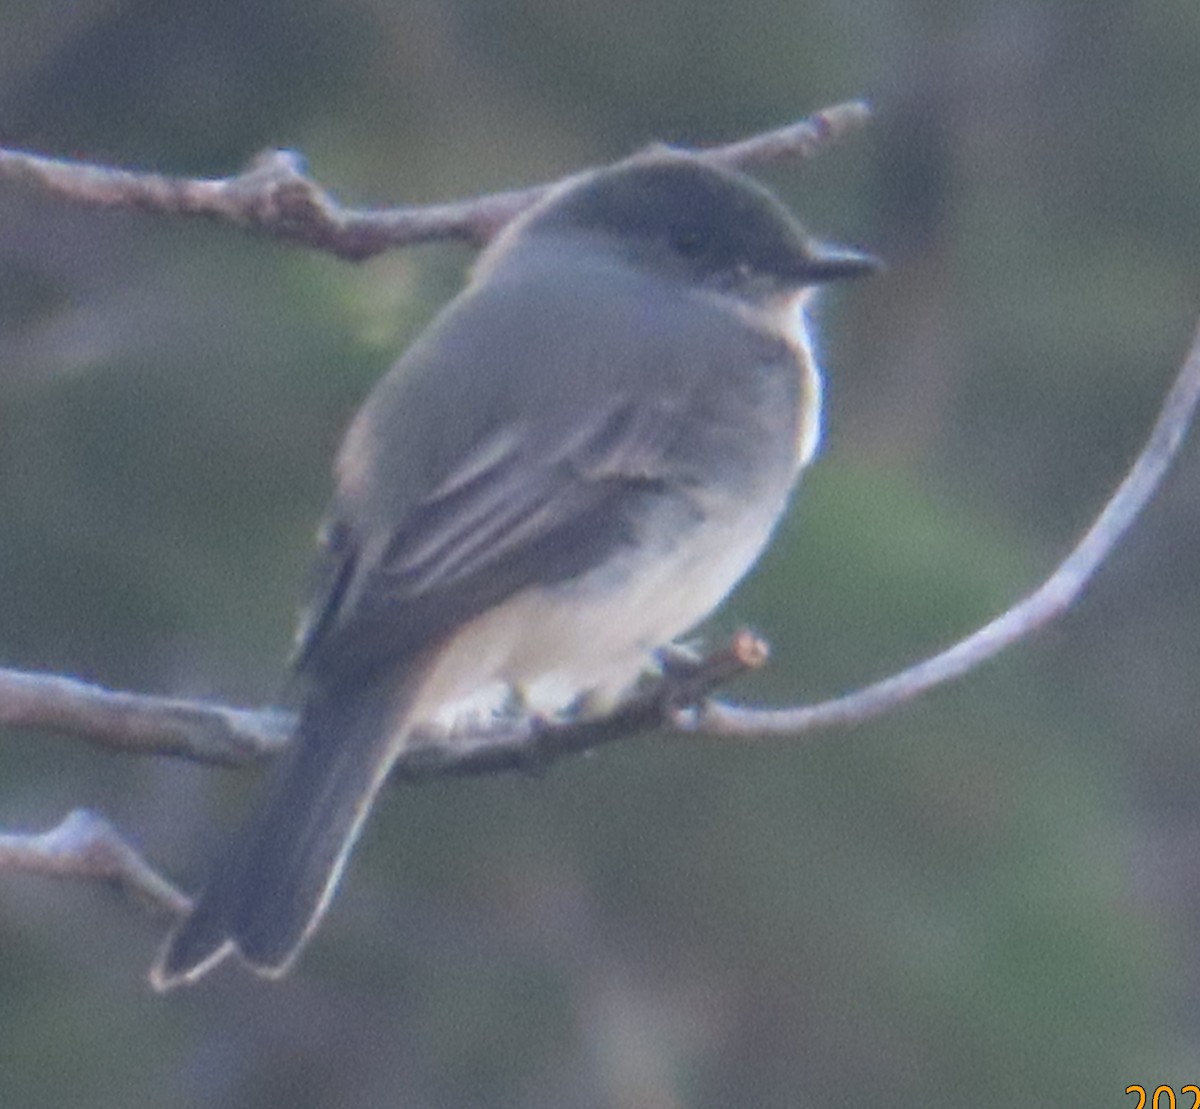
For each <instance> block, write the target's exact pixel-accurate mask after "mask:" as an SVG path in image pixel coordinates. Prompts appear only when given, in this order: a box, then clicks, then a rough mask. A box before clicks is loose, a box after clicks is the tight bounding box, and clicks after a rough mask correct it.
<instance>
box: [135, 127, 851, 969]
mask: <svg viewBox="0 0 1200 1109" xmlns="http://www.w3.org/2000/svg"><path fill="white" fill-rule="evenodd" d="M873 265H874V263H873V261H872V260H871V259H870V258H869V257H867V256H865V255H862V254H859V253H856V252H853V251H848V250H840V249H833V248H830V247H826V246H822V245H819V244H817V243H815V242H814V241H813V240H812V239H810V238H809V237H808V236H807V235H806V234H805V233H804V232H803V231H802V230H801V228H800V227H799V226H798V225H797V224H796V222H795V221H794V220H793V219H792V217H791V215H790V214H789V213H788V211H787V210H786V209H785V208H784V207H783V205H782V204H781V203H780V202H779V201H778V200H776V199H775V197H774V196H772V195H771V194H770V193H769V192H768V191H767V190H766V189H764V188H763V187H762V186H760V185H758V184H757V183H755V182H754V181H751V180H750V179H749V178H747V177H744V176H742V175H741V174H739V173H735V172H732V171H729V170H724V169H717V168H714V167H713V166H711V165H707V164H705V163H704V162H702V161H700V160H698V159H697V158H695V157H692V156H689V155H686V154H682V153H677V152H672V151H665V150H656V151H654V152H652V153H648V154H643V155H639V156H637V157H634V158H631V159H629V160H628V161H626V162H622V163H619V164H617V165H615V166H612V167H609V168H605V169H600V170H596V171H594V172H590V173H586V174H582V175H580V176H577V177H574V178H572V179H569V180H568V181H566V182H564V183H563V184H561V185H560V186H558V187H556V188H554V189H552V190H551V191H550V192H549V193H548V194H547V195H546V196H545V198H544V199H542V200H541V201H540V202H539V203H537V204H536V205H535V206H534V207H532V208H531V209H529V211H527V212H526V213H524V214H523V215H522V216H520V217H519V218H517V219H516V220H514V221H513V222H512V223H511V224H510V225H509V226H508V227H507V228H506V229H505V230H504V231H503V232H502V233H501V234H500V235H499V236H497V238H496V239H495V240H494V241H493V242H492V243H491V245H490V246H489V247H488V248H487V249H486V250H485V251H484V252H483V254H482V255H481V256H480V258H479V260H478V262H477V264H476V266H475V268H474V272H473V274H472V277H471V280H470V281H469V283H468V284H467V286H466V288H465V289H464V290H463V291H462V292H461V293H460V294H459V296H458V297H456V298H455V300H454V301H453V302H452V303H451V304H450V305H449V306H448V307H447V308H446V309H445V310H444V311H443V312H442V313H441V314H440V315H439V316H438V318H437V319H436V320H435V321H434V322H433V323H432V324H431V325H430V326H429V328H428V329H427V330H426V331H425V332H424V334H422V335H421V336H420V338H418V339H417V341H416V342H415V343H414V344H413V345H412V347H411V348H410V349H409V350H408V351H407V352H406V353H405V355H404V356H403V357H402V358H401V359H400V361H399V362H398V363H397V364H396V365H395V366H394V367H393V368H392V370H391V371H390V372H389V373H388V374H387V375H386V376H385V377H384V378H383V379H382V380H381V381H380V382H379V384H378V385H377V386H376V387H375V389H374V390H373V392H372V393H371V395H370V396H369V397H368V398H367V401H366V403H365V404H364V405H363V407H362V410H361V411H360V412H359V413H358V415H357V416H356V418H355V419H354V421H353V423H352V424H351V426H350V429H349V431H348V433H347V435H346V439H345V442H344V443H343V444H342V447H341V451H340V453H339V455H338V459H337V464H336V475H337V489H336V493H335V495H334V499H333V505H332V507H331V509H330V512H329V516H328V519H327V522H326V524H325V527H324V529H323V532H322V541H321V550H320V559H319V564H318V586H317V588H316V591H315V596H314V599H313V602H312V605H311V607H310V609H309V612H308V615H307V617H306V619H305V620H304V621H303V623H302V627H301V629H300V633H299V637H298V649H297V654H296V663H295V665H296V669H297V671H298V673H299V675H300V677H301V679H302V680H303V682H304V684H305V688H306V696H305V699H304V702H303V705H302V709H301V713H300V722H299V725H298V727H297V730H296V734H295V736H294V738H293V740H292V742H291V743H290V744H289V747H288V750H287V752H286V753H285V754H284V755H283V756H282V757H281V759H280V760H279V765H278V766H277V767H275V768H274V769H273V772H272V775H271V781H270V783H269V786H268V789H267V792H266V797H265V798H264V800H263V801H262V803H261V804H260V806H259V807H258V808H257V809H256V810H255V812H254V814H253V816H252V817H251V818H250V820H249V822H248V823H247V825H246V826H245V827H244V828H243V829H242V831H241V832H240V834H239V835H238V836H237V837H235V839H234V840H233V841H232V842H231V843H230V844H229V846H228V848H227V850H226V851H225V852H224V854H223V855H222V856H221V858H220V859H219V861H218V864H217V866H216V868H215V869H214V871H213V875H212V879H211V881H210V883H209V885H208V887H207V888H206V889H205V890H204V891H203V893H202V894H201V895H200V897H199V898H198V900H197V902H196V905H195V908H194V909H193V910H192V913H191V915H190V916H188V917H187V919H185V920H184V921H183V922H182V923H181V924H180V925H179V927H178V928H177V929H176V930H175V932H174V933H173V934H172V935H171V937H170V939H169V940H168V942H167V944H166V947H165V949H164V951H163V953H162V956H161V958H160V959H159V961H158V963H157V965H156V966H155V967H154V969H153V971H152V974H151V980H152V982H153V983H154V985H155V986H156V987H157V988H159V989H166V988H168V987H170V986H173V985H176V984H178V983H181V982H190V981H193V980H194V979H196V978H198V977H199V976H200V975H202V974H203V973H204V972H205V971H207V970H208V969H209V968H210V967H212V966H213V965H214V964H216V963H217V962H219V961H220V960H221V959H222V958H224V957H225V956H226V955H228V954H229V953H230V952H231V951H236V952H237V953H238V954H239V955H240V956H241V957H242V958H243V959H244V960H245V961H246V962H247V963H249V964H250V965H251V966H252V967H253V968H254V969H255V970H256V971H258V972H260V973H262V974H265V975H269V976H278V975H281V974H283V973H284V972H285V971H286V970H287V969H288V967H289V966H290V965H291V963H292V961H293V960H294V959H295V957H296V955H297V953H298V952H299V950H300V948H301V947H302V945H303V944H304V942H305V940H307V939H308V937H309V936H310V935H311V934H312V932H313V930H314V928H315V927H316V926H317V923H318V922H319V921H320V919H321V917H322V915H323V914H324V912H325V909H326V907H327V906H328V904H329V901H330V898H331V897H332V895H333V891H334V888H335V886H336V885H337V881H338V878H339V876H340V874H341V872H342V868H343V866H344V864H345V862H346V858H347V856H348V855H349V853H350V849H351V847H352V846H353V844H354V841H355V839H356V838H357V836H358V833H359V830H360V829H361V827H362V824H363V821H364V820H365V818H366V816H367V813H368V812H369V810H370V808H371V804H372V802H373V801H374V799H375V796H376V794H377V793H378V791H379V788H380V786H381V785H382V784H383V782H384V780H385V779H386V778H387V775H388V770H389V768H390V767H391V765H392V763H393V761H394V760H395V758H396V756H397V755H398V754H399V753H400V752H401V751H403V750H404V747H405V744H406V743H407V741H408V737H409V736H410V734H412V732H413V730H414V728H416V727H418V726H420V727H451V726H453V725H454V723H455V722H456V721H457V722H458V723H460V724H461V723H462V722H463V721H464V720H476V721H479V720H484V721H486V720H487V719H490V718H494V717H496V716H497V715H503V714H504V713H506V712H512V711H514V707H516V708H519V709H520V711H524V712H532V713H537V714H542V715H545V716H550V717H559V716H564V715H567V714H572V713H584V714H594V713H600V712H604V711H605V710H607V709H609V708H611V707H612V706H614V705H615V704H616V703H617V702H619V701H620V700H621V698H622V696H623V695H624V694H625V693H626V692H627V691H628V690H629V689H630V687H631V686H632V685H633V684H634V683H635V682H636V680H637V679H638V677H639V676H640V675H642V674H643V673H644V672H645V671H646V670H647V669H649V668H652V667H653V666H654V664H655V650H656V649H657V648H661V647H663V646H665V645H667V644H669V643H670V642H671V641H672V640H673V639H675V638H676V637H678V636H680V635H682V634H684V633H685V632H687V631H688V630H689V629H691V628H692V627H694V626H695V625H696V624H697V623H699V622H700V621H701V620H703V619H704V618H705V617H706V616H707V615H708V614H709V613H710V612H712V610H713V609H714V608H715V607H716V606H717V605H718V604H720V602H721V600H722V599H723V598H724V597H725V595H726V594H727V593H728V592H729V591H730V589H732V588H733V586H734V585H735V584H736V583H737V582H738V580H739V579H740V578H741V577H742V576H743V575H744V574H745V573H746V571H747V570H748V569H749V568H750V567H751V566H752V565H753V563H754V562H755V560H756V559H757V558H758V556H759V554H760V553H761V551H762V550H763V548H764V546H765V545H766V544H767V541H768V540H769V539H770V536H771V533H772V531H773V530H774V528H775V525H776V524H777V523H778V521H779V518H780V516H781V515H782V513H783V512H784V510H785V508H786V507H787V503H788V498H789V495H790V493H791V490H792V488H793V486H794V485H795V484H796V480H797V478H798V476H799V474H800V471H801V470H802V469H803V468H804V466H805V465H806V464H807V463H808V462H809V461H811V459H812V457H813V454H814V452H815V451H816V448H817V443H818V440H819V438H820V429H821V378H820V375H819V373H818V371H817V367H816V364H815V363H814V361H813V357H812V351H811V349H810V344H809V336H808V332H807V330H806V327H807V324H806V319H805V312H804V309H805V304H806V301H807V299H808V296H809V294H810V291H811V290H812V288H813V287H814V286H816V285H820V284H823V283H824V282H827V281H833V280H837V279H840V278H848V277H857V276H859V275H861V274H865V273H867V272H869V271H870V270H871V269H872V268H873Z"/></svg>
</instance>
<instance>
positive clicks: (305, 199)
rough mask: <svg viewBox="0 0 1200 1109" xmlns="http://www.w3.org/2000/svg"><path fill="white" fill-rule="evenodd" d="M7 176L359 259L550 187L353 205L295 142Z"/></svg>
mask: <svg viewBox="0 0 1200 1109" xmlns="http://www.w3.org/2000/svg"><path fill="white" fill-rule="evenodd" d="M867 114H868V110H867V107H866V105H865V104H864V103H863V102H862V101H857V100H856V101H849V102H847V103H845V104H835V105H834V106H833V107H830V108H824V109H822V110H821V111H819V112H814V113H813V115H811V116H810V117H809V118H808V119H804V120H800V121H799V122H797V123H792V124H789V125H788V126H786V127H781V128H779V129H778V130H775V131H767V132H764V133H763V134H761V135H756V136H754V137H752V138H749V139H743V140H741V141H740V142H735V143H731V144H729V145H728V146H721V147H713V148H712V149H710V150H707V151H705V152H704V153H703V157H704V158H705V159H706V160H709V161H712V162H717V163H721V164H723V165H728V166H739V165H741V166H745V165H757V164H761V163H763V162H767V161H774V160H777V159H779V158H782V157H785V156H788V155H797V156H800V157H806V158H807V157H811V156H812V155H814V154H816V153H817V152H818V151H820V150H821V149H823V148H824V147H825V146H827V145H829V143H831V142H834V141H836V140H838V139H840V138H842V137H843V136H844V135H846V134H848V133H849V132H851V131H853V130H855V129H857V128H858V127H860V126H862V124H863V123H865V122H866V119H867ZM0 180H10V181H23V182H25V183H27V184H30V185H32V186H34V187H35V188H37V189H39V190H40V191H41V192H43V193H45V194H46V195H48V196H54V197H57V198H58V199H60V200H65V201H68V202H70V203H72V204H78V205H81V206H83V207H91V208H121V209H126V210H136V211H142V212H155V213H158V214H160V215H171V216H204V217H207V218H209V219H216V220H220V221H222V222H225V223H231V224H233V225H235V226H237V227H242V228H245V229H247V230H251V231H256V232H259V233H260V234H264V235H268V236H270V237H272V238H276V239H281V240H283V241H286V242H290V243H296V244H299V245H302V246H306V247H309V248H310V249H313V250H322V251H326V252H327V253H330V254H335V255H337V256H338V257H340V258H345V259H348V260H350V261H361V260H362V259H364V258H370V257H372V256H373V255H376V254H380V253H382V252H383V251H385V250H391V249H394V248H396V247H402V246H411V245H413V244H415V243H422V242H429V241H431V240H434V239H461V240H466V241H468V242H472V243H484V242H487V240H488V239H490V238H491V237H492V236H493V235H494V234H495V233H496V232H497V231H499V230H500V228H501V227H503V226H504V225H505V224H506V223H507V222H508V221H509V220H511V219H512V218H513V217H514V216H516V215H519V214H520V213H521V212H523V211H524V210H525V209H526V208H528V207H529V206H530V205H531V204H533V203H534V202H535V201H536V200H537V199H538V198H539V197H540V196H541V195H542V194H543V193H544V192H545V191H546V190H547V189H548V188H549V187H550V186H549V185H535V186H533V187H531V188H527V189H517V190H514V191H512V192H503V193H493V194H492V195H490V196H482V197H477V198H475V199H471V200H459V201H452V202H450V203H448V204H431V205H422V206H414V207H401V208H372V209H362V208H343V207H342V206H341V205H340V204H338V202H337V201H336V200H334V199H333V197H332V196H331V195H330V194H329V193H328V192H326V191H325V190H324V189H323V188H321V186H320V185H318V184H317V183H316V182H315V181H314V180H313V179H312V178H310V177H309V176H308V175H307V173H306V172H305V165H304V160H303V158H301V156H300V155H299V154H297V153H295V152H294V151H290V150H269V151H266V152H264V153H263V154H260V155H259V156H258V158H256V159H255V161H254V162H253V164H252V165H251V166H250V167H249V169H247V170H246V171H245V172H243V173H239V174H237V175H236V176H233V177H215V178H190V177H169V176H165V175H163V174H158V173H142V172H135V171H132V170H123V169H114V168H111V167H108V166H97V165H89V164H86V163H83V162H75V161H70V160H68V159H61V158H45V157H42V156H40V155H37V154H30V153H26V152H24V151H19V150H5V149H0Z"/></svg>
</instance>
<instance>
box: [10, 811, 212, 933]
mask: <svg viewBox="0 0 1200 1109" xmlns="http://www.w3.org/2000/svg"><path fill="white" fill-rule="evenodd" d="M0 870H25V871H31V872H33V873H36V874H48V875H52V876H54V877H58V878H91V879H94V880H97V881H101V882H104V883H105V884H106V885H110V886H113V887H115V888H116V889H117V890H119V891H120V892H121V893H122V894H123V895H124V896H126V897H130V898H133V899H134V900H137V901H140V902H142V903H143V904H144V905H146V906H147V907H149V908H150V909H151V910H153V911H154V912H157V913H162V914H165V915H167V916H183V915H184V914H185V913H187V912H189V911H190V910H191V907H192V902H191V899H190V898H189V897H188V896H187V895H186V894H183V893H181V892H180V891H179V890H177V889H176V888H175V887H174V886H173V885H171V883H170V882H168V881H167V880H166V879H165V878H162V877H161V876H160V875H158V874H157V873H156V872H155V871H154V870H152V869H151V868H150V866H149V865H147V863H146V862H145V861H144V860H143V859H142V857H141V855H139V854H138V852H137V851H135V850H134V849H133V847H131V846H130V845H129V844H128V843H126V842H125V840H124V839H122V838H121V836H120V834H119V833H118V832H117V830H116V829H115V828H114V827H113V826H112V825H111V824H110V823H109V822H108V821H107V820H105V819H104V817H102V816H99V815H98V814H96V813H93V812H89V811H88V810H87V809H76V810H75V811H74V812H73V813H70V814H69V815H68V816H67V817H66V819H65V820H63V822H62V823H61V824H60V825H59V826H58V827H57V828H52V829H51V830H50V831H48V832H42V833H40V834H35V835H20V834H11V833H9V834H0Z"/></svg>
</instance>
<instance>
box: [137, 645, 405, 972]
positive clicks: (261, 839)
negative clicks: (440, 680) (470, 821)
mask: <svg viewBox="0 0 1200 1109" xmlns="http://www.w3.org/2000/svg"><path fill="white" fill-rule="evenodd" d="M422 672H423V667H421V666H419V665H417V664H413V665H412V666H410V667H408V668H407V669H406V670H405V671H403V672H402V673H400V674H399V675H398V674H397V673H396V671H395V670H389V671H388V672H387V673H386V674H378V673H377V674H373V675H370V676H368V677H366V678H364V679H362V680H360V681H358V682H345V681H344V680H343V681H341V682H339V683H338V687H337V690H336V692H331V691H329V690H328V689H317V690H315V691H314V692H313V693H312V694H311V696H310V697H309V700H308V701H307V703H306V704H305V706H304V708H303V711H302V712H301V714H300V722H299V724H298V726H297V729H296V734H295V735H294V736H293V738H292V741H291V743H290V744H289V745H288V750H287V752H286V753H285V754H284V756H283V757H282V762H281V765H280V766H279V767H277V768H276V769H275V770H274V771H273V774H272V778H271V780H270V782H269V784H268V787H267V791H266V797H265V798H264V799H263V801H262V802H261V803H260V807H259V808H258V810H257V811H256V813H255V815H254V816H253V817H252V818H251V819H250V820H249V821H248V822H247V824H246V826H245V827H244V828H243V829H242V830H241V831H240V832H239V833H238V834H237V835H236V836H235V837H234V839H233V841H232V842H231V843H230V844H229V845H228V846H227V847H226V849H225V851H224V853H223V855H222V856H221V857H220V858H219V860H218V864H217V866H216V868H215V869H214V871H213V874H212V877H211V880H210V882H209V884H208V886H207V887H206V888H205V889H204V891H203V892H202V893H201V894H200V896H199V898H198V899H197V901H196V904H195V906H194V908H193V909H192V912H191V913H190V914H189V916H188V917H187V918H186V919H185V920H184V921H183V922H182V923H181V924H180V925H179V927H178V928H177V929H176V930H175V931H174V932H173V933H172V935H171V936H170V938H169V939H168V941H167V944H166V946H165V948H164V949H163V952H162V955H161V956H160V958H159V960H158V962H157V963H156V964H155V966H154V968H153V969H152V970H151V972H150V981H151V983H152V984H153V985H154V987H155V988H156V989H158V990H166V989H170V988H171V987H172V986H177V985H181V984H183V983H187V982H192V981H195V980H196V979H197V978H199V977H200V976H201V975H202V974H204V973H205V972H206V971H208V970H209V969H210V968H212V967H213V966H215V965H216V964H217V963H219V962H220V961H221V960H222V959H223V958H225V956H227V955H228V954H230V953H231V952H237V953H238V954H239V955H241V957H242V958H243V959H244V960H245V961H246V962H247V963H249V964H250V966H251V967H252V968H253V969H254V970H256V971H257V972H258V973H260V974H264V975H267V976H271V977H277V976H278V975H281V974H283V973H284V972H285V971H286V970H287V969H288V967H289V966H290V965H291V963H292V961H293V960H294V959H295V957H296V955H297V954H298V953H299V951H300V948H301V947H302V946H303V944H304V942H305V940H307V939H308V937H309V935H311V933H312V931H313V929H314V928H315V927H316V926H317V923H318V922H319V921H320V919H321V916H322V915H323V914H324V912H325V909H326V907H327V905H328V904H329V900H330V898H331V897H332V896H333V891H334V888H335V887H336V885H337V882H338V878H339V877H340V875H341V872H342V868H343V867H344V865H345V863H346V859H347V857H348V855H349V854H350V849H351V848H352V847H353V846H354V841H355V840H356V839H357V837H358V833H359V831H360V830H361V828H362V825H363V821H364V820H365V819H366V816H367V813H368V812H369V811H370V808H371V804H372V802H373V801H374V799H375V795H376V794H377V793H378V791H379V788H380V786H381V785H382V784H383V782H384V780H385V779H386V777H387V773H388V770H389V769H390V768H391V765H392V763H393V761H394V760H395V756H396V753H397V752H398V751H399V749H400V748H401V746H402V745H403V731H404V729H405V727H406V723H405V716H406V713H407V710H408V708H409V706H410V705H411V703H412V700H413V698H414V697H415V695H416V692H417V689H418V688H419V686H420V678H421V674H422Z"/></svg>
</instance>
